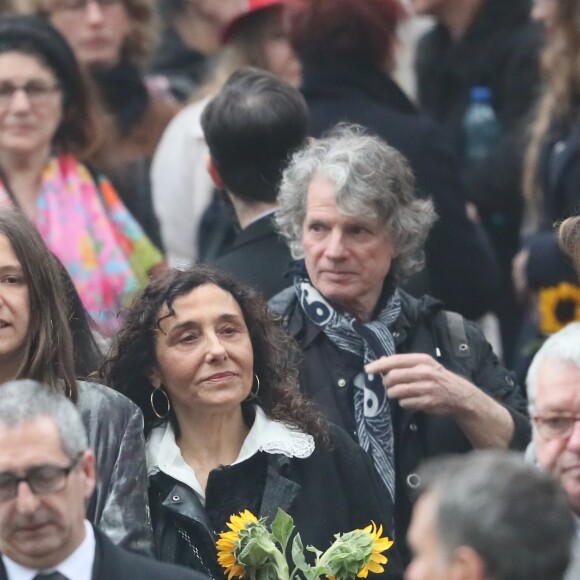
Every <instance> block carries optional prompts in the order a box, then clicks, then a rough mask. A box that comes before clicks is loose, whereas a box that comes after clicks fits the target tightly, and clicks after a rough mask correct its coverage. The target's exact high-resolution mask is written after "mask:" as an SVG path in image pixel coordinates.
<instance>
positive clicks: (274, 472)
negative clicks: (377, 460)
mask: <svg viewBox="0 0 580 580" xmlns="http://www.w3.org/2000/svg"><path fill="white" fill-rule="evenodd" d="M296 362H297V353H296V347H295V345H294V343H293V342H292V340H291V339H290V338H289V337H288V336H287V335H286V333H285V332H284V331H283V330H282V329H281V328H280V326H279V325H278V324H276V322H275V321H274V320H273V319H272V318H271V316H270V315H269V314H268V310H267V306H266V304H265V303H264V302H263V301H262V300H261V299H259V298H258V296H257V295H256V294H255V292H254V291H253V290H251V289H249V288H246V287H244V286H242V285H240V284H239V283H238V282H236V281H235V280H233V279H232V278H230V277H228V276H226V275H224V274H221V273H218V272H216V271H213V270H211V269H209V268H206V267H202V266H199V267H196V268H195V269H193V270H190V271H172V272H169V273H168V274H167V275H165V276H164V277H163V278H161V279H159V280H156V281H154V282H152V283H151V284H150V285H149V286H148V287H147V288H146V289H145V291H144V292H143V293H142V295H141V296H140V297H138V298H137V299H136V300H135V302H134V303H133V305H132V307H131V309H130V310H129V312H128V313H127V318H126V321H125V324H124V326H123V328H122V329H121V331H120V332H119V334H118V336H117V338H116V340H115V342H114V343H113V346H112V349H111V353H110V355H109V357H108V358H107V360H106V362H105V364H104V366H103V369H102V376H103V378H104V379H106V381H107V384H109V385H110V386H112V387H114V388H116V389H117V390H119V391H120V392H122V393H124V394H125V395H127V396H128V397H129V398H131V399H132V400H133V401H134V402H135V403H137V405H139V407H140V408H141V410H142V411H143V414H144V417H145V436H146V440H147V463H148V473H149V481H150V502H151V516H152V523H153V528H154V534H155V540H156V549H157V555H158V557H159V558H160V559H162V560H165V561H170V562H175V563H178V564H182V565H186V566H189V567H191V568H194V569H197V570H201V571H204V572H206V573H208V574H210V575H211V576H212V577H214V578H219V577H222V571H221V570H220V568H219V566H218V562H217V551H216V545H215V544H216V540H217V538H218V534H220V533H223V532H224V531H226V530H228V526H227V524H228V521H229V519H230V516H232V515H233V514H238V513H246V512H245V510H248V511H249V512H251V514H255V516H257V517H258V518H266V519H267V521H269V522H272V520H273V519H274V517H275V516H276V514H277V512H278V508H281V509H282V510H284V511H285V512H287V513H288V514H289V515H290V516H291V517H292V518H293V519H294V525H295V529H296V531H298V532H299V533H300V535H301V538H302V541H303V543H304V545H310V544H311V545H314V546H316V547H317V548H319V549H320V550H325V549H326V548H328V547H329V546H330V545H331V543H332V542H333V539H334V535H335V534H338V533H345V532H349V531H351V530H354V529H355V528H364V527H365V526H368V525H369V524H370V523H371V521H372V522H374V524H373V525H376V526H382V527H383V529H384V531H385V535H388V536H390V537H391V538H392V529H393V506H392V504H391V503H390V502H389V500H388V496H387V494H385V493H384V492H383V491H382V490H381V486H380V483H378V482H377V476H376V474H375V472H374V468H373V466H372V463H371V462H370V459H369V457H368V456H367V455H366V454H365V453H364V452H363V451H362V449H361V448H360V447H359V446H358V445H356V444H355V443H354V442H353V441H352V440H351V439H350V437H349V436H348V435H347V434H346V433H344V432H342V431H341V430H339V429H338V428H335V427H331V426H329V425H328V424H327V423H326V422H325V421H324V419H323V418H322V417H321V416H320V415H319V414H318V413H317V412H316V411H315V410H314V408H313V407H312V406H311V404H310V403H309V402H307V401H306V400H305V399H304V398H302V396H301V395H300V394H299V391H298V387H297V364H296ZM238 527H243V526H238ZM230 529H231V526H230ZM373 529H374V528H373ZM377 541H378V539H377ZM373 553H374V552H373ZM389 559H390V562H389V564H388V566H387V567H386V569H385V568H384V567H383V565H384V564H385V563H386V562H385V560H384V559H383V558H382V557H380V558H379V557H377V558H376V560H375V561H373V562H372V564H371V565H370V567H368V566H366V567H365V568H364V570H366V571H367V572H368V571H369V570H371V571H374V572H379V571H380V575H379V576H376V577H382V578H401V577H402V576H401V568H400V565H399V559H398V555H397V553H396V551H395V549H392V550H391V551H390V552H389ZM230 560H231V562H230V564H231V566H229V568H228V567H227V566H226V572H227V574H228V577H229V578H232V577H242V576H243V573H244V570H243V567H241V568H240V567H239V566H237V565H235V564H234V559H233V558H230ZM228 561H229V560H228V559H227V558H226V564H227V562H228ZM222 563H223V562H222ZM367 564H368V563H367ZM382 564H383V565H382ZM362 570H363V569H362V568H361V571H362Z"/></svg>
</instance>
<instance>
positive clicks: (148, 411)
mask: <svg viewBox="0 0 580 580" xmlns="http://www.w3.org/2000/svg"><path fill="white" fill-rule="evenodd" d="M207 284H212V285H215V286H217V287H218V288H221V289H222V290H225V291H226V292H228V293H229V294H231V295H232V296H233V297H234V299H235V300H236V302H237V303H238V304H239V306H240V309H241V310H242V314H243V316H244V321H245V323H246V326H247V327H248V331H249V335H250V340H251V342H252V347H253V350H254V372H255V374H257V375H258V376H259V377H260V391H259V397H258V399H255V400H254V401H252V404H258V405H259V406H260V407H261V408H262V409H263V410H264V412H265V413H266V415H268V417H270V418H271V419H275V420H278V421H281V422H283V423H285V424H287V425H289V426H290V427H296V428H298V429H300V430H302V431H305V432H307V433H310V434H311V435H313V436H314V437H315V438H317V439H318V440H321V441H323V442H325V443H329V437H328V427H327V423H326V420H325V419H324V418H323V416H322V414H320V413H319V412H318V411H317V410H316V409H315V407H314V404H313V403H312V402H310V401H308V400H307V399H306V398H305V397H304V396H303V395H302V394H301V393H300V391H299V388H298V370H297V369H298V362H299V350H298V346H297V344H296V343H295V341H294V340H293V339H292V337H290V336H289V335H288V334H287V333H286V331H285V330H284V329H283V328H282V326H281V324H279V323H278V322H277V321H276V320H275V319H274V318H273V316H272V315H271V314H270V313H269V311H268V306H267V304H266V302H264V300H263V299H262V298H261V297H260V296H259V295H258V293H257V292H256V291H255V290H253V289H252V288H250V287H249V286H246V285H244V284H242V283H240V282H238V281H237V280H236V279H234V278H233V277H231V276H229V275H227V274H225V273H223V272H219V271H217V270H214V269H213V268H210V267H208V266H203V265H196V266H194V267H193V268H192V269H190V270H170V271H169V272H167V274H165V275H164V276H162V277H160V278H158V279H156V280H154V281H153V282H151V283H150V284H149V286H148V287H147V288H145V290H144V291H143V292H142V293H141V295H139V296H138V297H137V298H136V299H135V300H134V302H133V304H132V305H131V307H130V308H129V309H128V311H127V313H126V319H125V323H124V325H123V327H122V328H121V330H120V331H119V332H118V334H117V336H116V337H115V339H114V342H113V344H112V345H111V349H110V351H109V354H108V355H107V357H106V359H105V361H104V363H103V365H102V366H101V370H100V372H99V378H100V379H101V380H102V381H103V382H104V383H105V384H107V385H109V386H110V387H112V388H114V389H116V390H117V391H119V392H121V393H123V394H124V395H126V396H127V397H129V398H130V399H131V400H132V401H134V402H135V403H136V404H137V405H138V406H139V407H140V408H141V410H142V411H143V416H144V418H145V435H146V436H147V435H149V433H150V432H151V429H152V428H153V427H155V426H157V425H159V424H160V423H161V422H162V421H163V420H161V421H160V420H159V419H158V418H157V416H156V415H155V414H154V412H153V409H152V408H151V402H150V401H151V393H152V391H153V385H152V383H151V379H150V376H151V371H152V369H153V367H154V365H155V364H156V355H155V333H156V331H158V330H159V329H160V326H159V324H160V320H161V319H160V311H161V309H162V308H163V307H164V306H166V307H167V309H168V310H169V313H170V314H169V315H171V313H173V308H172V305H173V303H174V301H175V300H176V298H178V297H179V296H184V295H186V294H189V293H190V292H191V291H192V290H194V289H195V288H197V287H199V286H204V285H207ZM163 318H165V316H164V317H163ZM242 405H245V403H242ZM169 419H170V420H171V422H172V425H173V427H174V430H175V433H176V436H178V435H179V425H178V424H177V419H176V417H175V414H174V413H173V411H171V412H170V415H169Z"/></svg>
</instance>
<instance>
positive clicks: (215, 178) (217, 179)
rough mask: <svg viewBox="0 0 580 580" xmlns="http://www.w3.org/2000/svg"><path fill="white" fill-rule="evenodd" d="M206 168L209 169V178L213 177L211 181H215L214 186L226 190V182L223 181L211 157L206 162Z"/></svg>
mask: <svg viewBox="0 0 580 580" xmlns="http://www.w3.org/2000/svg"><path fill="white" fill-rule="evenodd" d="M205 166H206V168H207V172H208V173H209V176H210V177H211V180H212V181H213V184H214V185H215V186H216V187H217V188H218V189H225V186H224V182H223V180H222V176H221V175H220V173H219V171H218V170H217V167H216V166H215V163H214V162H213V159H212V158H211V157H208V158H207V160H206V162H205Z"/></svg>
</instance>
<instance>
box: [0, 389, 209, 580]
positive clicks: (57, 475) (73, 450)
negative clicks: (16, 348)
mask: <svg viewBox="0 0 580 580" xmlns="http://www.w3.org/2000/svg"><path fill="white" fill-rule="evenodd" d="M0 394H1V396H0V580H43V579H44V580H67V579H68V580H129V579H132V578H138V579H139V580H149V579H150V580H157V579H158V578H164V579H165V580H202V579H203V578H205V576H203V575H201V574H198V573H194V572H192V571H189V570H186V569H184V568H179V567H177V566H173V565H169V564H162V563H159V562H155V561H154V560H150V559H148V558H145V557H143V556H139V555H136V554H132V553H130V552H126V551H125V550H123V549H121V548H119V547H117V546H114V545H113V544H112V543H111V542H110V540H108V539H107V538H106V537H105V535H104V534H103V533H102V532H100V531H99V530H98V529H97V528H93V527H92V526H91V524H90V523H89V522H88V521H87V520H86V519H85V504H86V501H87V499H88V498H89V497H90V495H91V493H92V491H93V488H94V486H95V480H96V478H97V472H96V469H97V468H96V466H95V456H94V454H93V452H92V451H91V450H90V449H88V448H87V435H86V433H85V430H84V427H83V423H82V420H81V418H80V416H79V414H78V411H77V410H76V408H75V406H74V404H73V403H72V402H71V401H69V400H68V399H67V398H65V397H64V396H62V395H59V394H56V393H53V392H52V391H51V390H50V389H49V387H46V386H44V385H41V384H40V383H37V382H36V381H13V382H10V383H6V384H4V385H2V386H0Z"/></svg>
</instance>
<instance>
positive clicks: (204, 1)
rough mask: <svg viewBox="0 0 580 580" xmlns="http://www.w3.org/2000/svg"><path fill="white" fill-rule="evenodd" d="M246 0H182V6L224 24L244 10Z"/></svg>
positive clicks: (246, 3)
mask: <svg viewBox="0 0 580 580" xmlns="http://www.w3.org/2000/svg"><path fill="white" fill-rule="evenodd" d="M247 5H248V0H219V2H216V0H184V2H183V6H184V8H185V9H186V10H187V9H188V8H190V9H191V10H192V11H193V12H194V13H195V14H199V15H200V16H201V17H203V18H205V19H207V20H211V21H213V22H217V23H219V24H221V25H222V26H225V25H226V24H227V23H228V22H230V21H231V20H233V19H234V18H235V17H236V16H238V14H241V13H242V12H243V11H244V10H246V8H247Z"/></svg>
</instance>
